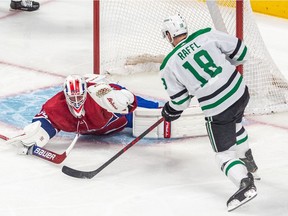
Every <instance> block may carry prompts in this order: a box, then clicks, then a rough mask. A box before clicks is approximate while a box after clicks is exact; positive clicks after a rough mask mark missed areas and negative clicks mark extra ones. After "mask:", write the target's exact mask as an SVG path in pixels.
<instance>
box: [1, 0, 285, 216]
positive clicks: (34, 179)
mask: <svg viewBox="0 0 288 216" xmlns="http://www.w3.org/2000/svg"><path fill="white" fill-rule="evenodd" d="M40 2H41V3H42V4H41V9H40V10H39V11H37V12H32V13H25V12H24V13H23V12H11V11H9V3H10V1H9V0H1V1H0V41H1V46H0V77H1V79H0V86H1V87H0V99H1V98H6V97H8V96H15V95H17V94H19V93H23V92H26V91H31V90H35V89H45V88H47V87H51V86H55V85H59V84H61V83H62V81H63V77H65V76H66V75H68V74H71V73H81V74H84V73H91V72H92V64H91V62H92V28H91V25H92V1H55V0H43V1H40ZM255 16H256V20H257V22H258V24H259V27H260V31H261V33H262V36H263V39H264V41H265V43H266V45H267V48H268V50H269V51H270V53H271V55H272V57H273V59H274V60H275V62H276V64H277V65H278V67H279V68H280V70H281V71H282V73H283V74H284V75H285V76H286V77H288V61H287V54H286V53H287V50H288V43H287V38H288V20H285V19H279V18H274V17H270V16H265V15H259V14H256V15H255ZM132 78H133V79H131V77H129V79H128V77H126V79H125V78H122V80H121V82H122V84H125V85H126V86H127V87H128V88H130V89H131V90H133V91H135V92H137V93H142V94H145V95H147V96H149V95H150V96H151V95H153V96H158V97H159V98H166V95H165V92H164V91H163V89H162V86H161V84H160V83H159V80H158V78H159V77H158V75H157V74H149V76H147V74H146V75H145V74H138V75H134V76H133V77H132ZM145 80H146V81H145ZM147 86H149V87H151V89H149V88H147ZM27 103H33V101H27ZM37 112H38V110H35V113H37ZM5 113H6V110H5V107H3V106H1V104H0V115H2V116H3V115H5ZM7 118H9V116H7ZM247 121H248V122H249V124H248V125H247V127H246V128H247V130H248V132H249V137H250V144H251V148H252V150H253V152H254V156H255V159H256V162H257V164H258V166H259V175H261V177H262V180H261V181H259V182H256V186H257V188H258V196H257V197H256V198H255V200H253V201H251V202H249V203H247V204H246V205H245V206H242V207H241V208H239V209H237V210H235V211H234V212H232V213H228V212H227V209H226V201H227V200H228V198H229V197H230V196H231V195H232V194H233V193H234V192H235V191H236V190H237V188H236V187H235V186H234V185H233V184H232V183H231V182H230V181H229V180H228V179H227V178H226V177H225V176H224V174H223V173H221V171H220V170H219V169H218V167H217V166H216V164H215V161H214V153H213V152H212V148H211V147H210V144H209V140H208V138H207V137H206V136H205V137H198V138H197V137H195V138H185V139H177V140H145V139H144V140H143V142H141V141H140V142H139V144H136V145H135V146H133V147H132V148H131V149H129V150H128V151H127V152H125V153H124V154H123V155H122V156H121V157H119V158H118V159H117V160H116V161H114V162H113V163H112V164H110V165H109V166H108V167H107V168H106V169H104V170H103V171H102V172H101V173H99V174H98V175H97V176H95V177H94V178H93V179H90V180H83V179H74V178H71V177H68V176H66V175H64V174H63V173H62V172H61V167H62V165H63V164H65V165H68V166H71V167H74V168H77V169H83V170H91V169H96V168H97V167H99V166H100V165H102V164H103V163H104V162H106V161H107V160H108V159H110V158H111V157H112V156H113V155H114V154H116V153H117V152H118V151H119V150H120V149H122V148H123V147H124V146H125V144H127V143H129V142H130V141H131V140H132V137H131V135H130V134H129V133H127V131H125V132H124V134H123V135H118V136H110V137H108V138H105V139H103V140H102V139H97V138H91V137H90V138H85V137H82V138H80V140H79V142H78V143H77V144H76V146H75V148H74V149H73V150H72V152H71V154H70V155H69V156H68V158H67V159H66V160H65V161H64V163H63V164H62V165H54V164H51V163H49V162H46V161H43V160H41V159H39V158H36V157H33V156H19V155H17V154H16V149H15V148H13V147H11V146H7V145H5V144H4V143H1V146H0V173H1V175H0V215H1V216H36V215H37V216H39V215H40V216H48V215H49V216H51V215H54V216H60V215H61V216H64V215H65V216H68V215H69V216H76V215H77V216H79V215H83V216H84V215H85V216H89V215H91V216H92V215H93V216H96V215H97V216H108V215H113V216H160V215H161V216H192V215H195V216H211V215H213V216H224V215H235V216H243V215H247V216H252V215H253V216H254V215H257V216H258V215H259V216H271V215H277V216H286V215H288V195H287V194H288V159H287V158H288V157H287V155H288V146H286V145H288V133H287V130H288V115H287V113H281V114H275V115H267V116H254V117H247ZM27 124H28V122H27ZM20 129H21V128H16V127H15V126H13V125H10V124H7V123H4V122H0V134H4V135H7V136H13V135H15V134H17V133H19V130H20ZM71 141H72V137H69V136H68V137H59V138H55V139H54V141H53V142H52V143H51V144H48V145H47V148H49V149H51V150H54V151H56V152H59V153H61V152H63V151H64V150H65V148H66V147H67V145H68V144H69V143H70V142H71Z"/></svg>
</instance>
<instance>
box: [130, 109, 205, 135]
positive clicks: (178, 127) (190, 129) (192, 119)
mask: <svg viewBox="0 0 288 216" xmlns="http://www.w3.org/2000/svg"><path fill="white" fill-rule="evenodd" d="M161 110H162V109H147V108H140V107H138V108H137V109H136V110H135V111H134V112H133V136H134V137H137V136H139V135H140V134H142V133H143V132H144V131H145V130H147V129H148V128H149V127H150V126H151V125H153V124H154V123H155V122H156V121H157V120H159V119H160V118H162V115H161ZM204 118H205V117H204V114H203V112H202V110H201V108H200V107H190V108H188V109H186V110H184V112H183V113H182V115H181V117H180V118H179V119H177V120H175V121H172V122H171V138H182V137H193V136H204V135H207V132H206V127H205V119H204ZM164 131H165V130H164V123H161V124H160V125H158V127H156V128H155V129H154V130H152V131H151V132H149V133H148V134H147V135H146V136H145V137H147V138H164Z"/></svg>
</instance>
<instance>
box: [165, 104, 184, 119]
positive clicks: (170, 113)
mask: <svg viewBox="0 0 288 216" xmlns="http://www.w3.org/2000/svg"><path fill="white" fill-rule="evenodd" d="M182 112H183V110H180V111H178V110H175V109H173V108H172V107H171V106H170V105H169V102H167V103H166V104H165V105H164V107H163V108H162V113H161V114H162V116H163V117H164V119H165V120H166V121H168V122H171V121H174V120H176V119H178V118H180V116H181V114H182Z"/></svg>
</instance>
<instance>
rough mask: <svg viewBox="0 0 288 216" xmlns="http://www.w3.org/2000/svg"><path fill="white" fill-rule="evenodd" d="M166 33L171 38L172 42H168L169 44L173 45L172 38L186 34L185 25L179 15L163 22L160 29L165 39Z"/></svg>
mask: <svg viewBox="0 0 288 216" xmlns="http://www.w3.org/2000/svg"><path fill="white" fill-rule="evenodd" d="M167 32H169V33H170V35H171V37H172V41H169V42H170V43H173V38H174V37H176V36H178V35H181V34H187V33H188V29H187V24H186V22H185V20H184V19H183V18H182V16H181V15H180V14H177V15H174V16H169V17H167V18H166V19H165V20H164V22H163V28H162V34H163V38H166V36H167Z"/></svg>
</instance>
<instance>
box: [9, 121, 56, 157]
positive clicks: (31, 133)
mask: <svg viewBox="0 0 288 216" xmlns="http://www.w3.org/2000/svg"><path fill="white" fill-rule="evenodd" d="M23 132H24V133H23V134H21V135H19V136H16V137H13V138H11V139H9V140H7V141H6V143H9V144H12V145H14V146H16V147H17V149H18V151H17V152H18V154H27V151H28V150H29V148H30V147H32V146H33V145H37V146H39V147H43V146H44V145H46V144H47V143H48V141H49V139H50V137H49V134H48V133H47V132H46V131H45V130H44V129H43V128H42V127H41V122H40V121H35V122H33V123H31V124H29V125H27V126H26V127H25V128H24V130H23Z"/></svg>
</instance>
